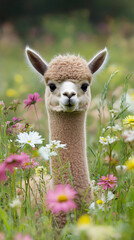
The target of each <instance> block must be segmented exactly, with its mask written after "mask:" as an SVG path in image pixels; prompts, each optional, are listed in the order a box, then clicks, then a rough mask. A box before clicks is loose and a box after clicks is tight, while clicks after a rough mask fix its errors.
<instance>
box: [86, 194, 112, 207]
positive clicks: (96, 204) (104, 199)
mask: <svg viewBox="0 0 134 240" xmlns="http://www.w3.org/2000/svg"><path fill="white" fill-rule="evenodd" d="M113 198H114V194H113V193H112V192H111V191H108V193H107V196H106V195H105V194H104V193H103V194H102V197H101V198H100V199H98V200H97V201H96V202H92V203H91V204H90V206H89V209H90V210H96V209H101V210H105V203H106V202H110V201H111V200H112V199H113Z"/></svg>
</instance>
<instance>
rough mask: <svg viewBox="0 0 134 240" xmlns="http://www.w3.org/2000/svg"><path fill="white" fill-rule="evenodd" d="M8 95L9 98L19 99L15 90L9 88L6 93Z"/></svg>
mask: <svg viewBox="0 0 134 240" xmlns="http://www.w3.org/2000/svg"><path fill="white" fill-rule="evenodd" d="M6 95H7V97H17V96H18V93H17V91H16V90H15V89H13V88H9V89H8V90H7V91H6Z"/></svg>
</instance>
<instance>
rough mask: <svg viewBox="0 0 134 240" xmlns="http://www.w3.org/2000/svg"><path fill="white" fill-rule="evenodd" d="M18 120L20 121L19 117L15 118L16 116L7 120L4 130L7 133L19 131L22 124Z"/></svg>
mask: <svg viewBox="0 0 134 240" xmlns="http://www.w3.org/2000/svg"><path fill="white" fill-rule="evenodd" d="M20 121H22V120H21V119H20V118H16V117H13V120H12V121H7V122H6V127H7V129H6V132H7V133H9V134H12V133H16V134H17V133H19V131H20V130H21V129H22V124H21V123H19V122H20Z"/></svg>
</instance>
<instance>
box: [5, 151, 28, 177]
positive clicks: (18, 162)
mask: <svg viewBox="0 0 134 240" xmlns="http://www.w3.org/2000/svg"><path fill="white" fill-rule="evenodd" d="M25 161H29V155H27V154H26V153H24V152H21V154H20V155H18V154H11V155H10V156H9V157H7V158H6V159H5V168H6V169H8V170H9V172H11V173H13V169H14V167H17V168H18V167H22V166H23V163H24V162H25Z"/></svg>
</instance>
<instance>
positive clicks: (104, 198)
mask: <svg viewBox="0 0 134 240" xmlns="http://www.w3.org/2000/svg"><path fill="white" fill-rule="evenodd" d="M113 198H114V194H113V193H112V192H111V191H108V193H107V195H105V194H104V193H103V194H102V198H101V200H102V201H103V202H109V201H111V200H112V199H113Z"/></svg>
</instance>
